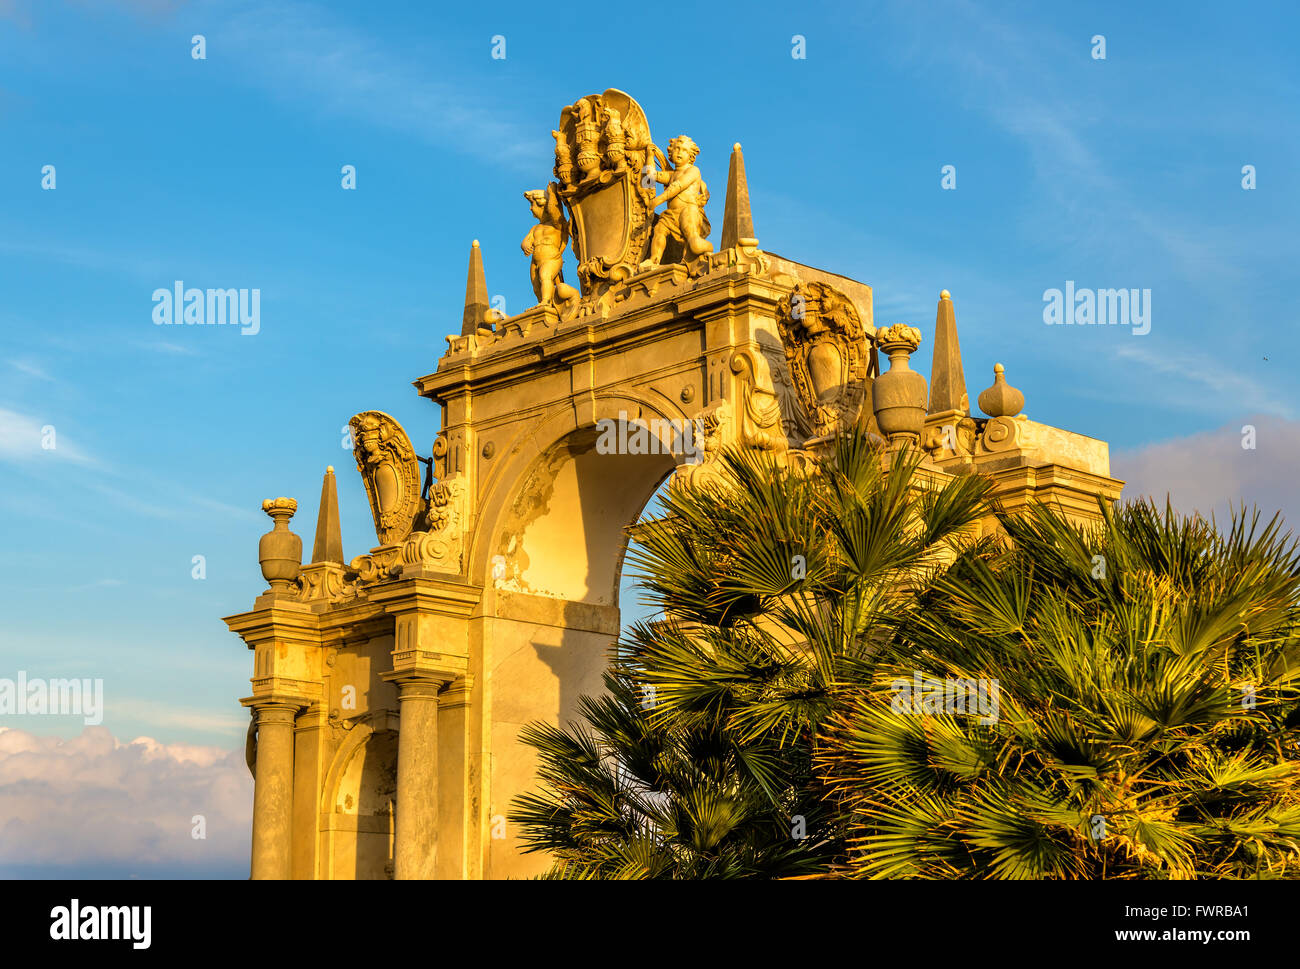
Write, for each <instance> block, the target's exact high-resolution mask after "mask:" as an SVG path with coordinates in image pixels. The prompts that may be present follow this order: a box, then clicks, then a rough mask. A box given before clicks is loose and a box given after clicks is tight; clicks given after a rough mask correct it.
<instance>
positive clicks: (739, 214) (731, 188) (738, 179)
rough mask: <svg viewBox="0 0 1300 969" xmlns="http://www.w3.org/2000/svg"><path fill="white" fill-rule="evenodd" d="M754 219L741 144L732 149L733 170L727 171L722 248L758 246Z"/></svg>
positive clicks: (738, 143)
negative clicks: (751, 211)
mask: <svg viewBox="0 0 1300 969" xmlns="http://www.w3.org/2000/svg"><path fill="white" fill-rule="evenodd" d="M756 245H758V240H757V239H755V238H754V217H753V216H752V215H750V212H749V183H748V182H746V181H745V156H744V155H742V154H741V153H740V142H736V143H735V144H734V145H732V147H731V168H730V169H729V170H728V171H727V207H726V209H724V210H723V216H722V248H723V249H733V248H735V247H736V246H756Z"/></svg>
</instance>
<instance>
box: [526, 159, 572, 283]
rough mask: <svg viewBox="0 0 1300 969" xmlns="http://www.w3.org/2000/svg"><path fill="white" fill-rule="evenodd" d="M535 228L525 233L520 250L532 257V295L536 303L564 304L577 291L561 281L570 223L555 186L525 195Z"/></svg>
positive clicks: (548, 186)
mask: <svg viewBox="0 0 1300 969" xmlns="http://www.w3.org/2000/svg"><path fill="white" fill-rule="evenodd" d="M524 198H526V199H528V204H529V205H530V206H531V208H532V210H533V218H535V219H536V220H537V225H535V226H533V227H532V228H531V229H529V230H528V235H526V236H524V241H523V242H522V243H521V244H520V248H521V249H523V250H524V252H525V253H527V254H528V255H530V256H532V257H533V264H532V277H533V293H535V294H536V296H537V302H538V303H539V304H541V303H556V304H558V303H567V302H568V301H569V300H571V299H574V298H576V297H577V295H578V291H577V290H576V289H574V288H573V287H572V286H570V285H568V284H567V283H565V282H564V247H565V245H567V244H568V241H569V223H568V221H567V220H566V219H565V218H564V211H563V210H562V209H561V208H560V198H559V196H558V195H557V194H556V191H555V184H554V183H552V184H550V185H547V186H546V188H545V190H543V189H536V190H534V191H531V192H525V193H524Z"/></svg>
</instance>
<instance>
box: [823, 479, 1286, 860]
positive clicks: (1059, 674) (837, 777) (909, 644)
mask: <svg viewBox="0 0 1300 969" xmlns="http://www.w3.org/2000/svg"><path fill="white" fill-rule="evenodd" d="M1100 512H1101V521H1100V522H1099V523H1098V524H1097V525H1096V526H1095V527H1089V528H1085V527H1080V526H1078V525H1076V524H1074V523H1072V522H1071V521H1070V520H1068V519H1067V518H1066V517H1064V516H1063V515H1062V514H1060V513H1059V512H1057V511H1054V510H1052V509H1050V508H1047V507H1043V506H1033V507H1031V509H1030V510H1029V511H1028V513H1025V514H1022V515H1017V516H1011V515H999V520H1000V522H1001V524H1002V526H1003V528H1004V529H1005V531H1006V535H1007V541H1006V543H1005V545H1004V547H1003V548H1002V550H1000V551H991V550H990V549H988V548H987V547H985V548H980V549H975V550H970V551H968V552H966V553H964V554H963V555H962V556H961V557H960V558H959V559H958V560H957V561H956V562H955V563H954V564H953V565H952V567H951V568H950V569H948V570H947V571H946V572H945V573H944V574H943V575H941V576H938V577H936V578H935V580H934V581H933V582H932V583H931V584H930V585H929V587H928V588H927V589H926V590H925V592H924V594H923V595H922V596H921V597H920V598H919V599H918V600H917V602H916V603H915V606H914V607H913V608H911V609H910V610H909V611H908V614H907V617H906V618H905V619H904V620H903V621H902V622H901V623H900V624H899V626H898V627H897V635H896V637H895V638H894V639H893V640H891V642H890V643H889V644H888V646H887V647H886V648H885V650H884V651H883V653H882V654H881V656H880V658H879V662H878V664H877V665H876V668H875V670H874V673H873V675H872V677H871V679H870V682H869V685H862V686H860V688H859V689H857V691H856V692H855V693H852V691H849V693H852V696H851V698H849V699H846V701H845V703H844V705H843V706H841V707H840V708H839V709H837V711H836V712H835V714H834V715H833V716H832V717H831V718H829V720H828V721H827V724H826V737H825V740H824V743H823V744H822V745H820V747H819V750H818V765H819V769H820V770H821V771H822V772H823V774H824V776H825V778H826V780H827V782H828V784H829V785H830V786H831V787H832V789H833V790H834V792H835V796H836V797H837V798H838V800H839V803H840V805H841V810H842V811H843V812H844V814H845V817H846V819H847V823H848V825H849V839H850V850H849V856H850V860H849V863H848V865H847V866H846V869H845V870H846V871H847V872H848V873H850V874H854V875H861V876H874V877H925V878H989V877H996V878H1092V877H1115V878H1134V877H1141V878H1224V877H1230V878H1244V877H1296V876H1297V874H1300V746H1298V745H1300V715H1298V713H1297V711H1298V709H1300V704H1298V698H1300V635H1298V634H1297V628H1298V627H1297V621H1298V619H1300V595H1298V593H1300V554H1298V553H1297V550H1296V546H1295V544H1294V543H1293V542H1292V541H1291V539H1290V537H1289V535H1283V534H1282V531H1281V526H1280V523H1279V521H1278V519H1277V518H1274V519H1273V520H1272V521H1270V522H1268V523H1266V524H1263V525H1261V523H1260V518H1259V515H1258V514H1257V513H1255V514H1252V515H1249V516H1248V515H1246V513H1245V512H1244V511H1241V512H1238V513H1236V514H1234V515H1233V517H1232V521H1231V523H1230V525H1229V527H1228V528H1227V529H1226V531H1225V532H1223V533H1221V532H1220V531H1219V530H1218V529H1217V528H1216V527H1215V524H1214V523H1213V522H1207V521H1205V520H1203V519H1201V518H1199V517H1196V516H1193V517H1191V518H1186V517H1181V516H1179V515H1177V514H1176V513H1175V512H1174V511H1173V509H1172V508H1169V507H1166V508H1165V510H1164V512H1163V514H1162V513H1161V512H1160V511H1159V510H1158V509H1157V508H1156V507H1155V506H1154V505H1152V504H1150V503H1147V502H1136V503H1129V504H1126V505H1125V506H1123V507H1122V508H1119V509H1116V508H1112V507H1109V506H1107V505H1105V504H1104V503H1101V504H1100ZM954 683H956V684H963V683H985V684H988V685H989V686H991V687H993V688H994V689H993V695H994V696H995V697H996V703H994V704H991V705H989V704H981V705H980V707H979V709H978V710H977V711H976V713H975V714H973V715H972V714H971V713H970V712H969V709H965V710H963V709H959V708H956V707H954V705H953V703H952V702H951V701H952V700H953V699H954V697H953V696H950V695H949V693H950V692H955V693H957V694H961V693H963V692H964V691H962V690H960V689H959V690H957V691H950V690H949V689H948V687H947V686H945V687H944V693H943V694H941V695H939V696H937V697H936V695H935V694H936V693H937V692H938V689H939V685H940V684H944V685H949V684H954ZM844 695H845V696H848V693H845V694H844ZM918 697H919V701H918ZM968 706H969V705H968ZM990 714H991V715H990Z"/></svg>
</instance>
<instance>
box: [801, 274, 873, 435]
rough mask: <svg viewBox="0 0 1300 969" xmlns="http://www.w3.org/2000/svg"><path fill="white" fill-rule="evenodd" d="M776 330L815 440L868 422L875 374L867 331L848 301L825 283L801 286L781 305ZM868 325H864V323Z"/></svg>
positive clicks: (849, 300)
mask: <svg viewBox="0 0 1300 969" xmlns="http://www.w3.org/2000/svg"><path fill="white" fill-rule="evenodd" d="M777 325H778V327H779V328H780V332H781V342H782V343H784V344H785V356H786V361H787V362H788V364H789V367H790V378H791V380H792V381H793V383H794V388H795V392H796V393H797V394H798V396H799V402H800V403H801V404H802V405H803V408H804V410H805V412H806V413H807V414H808V416H809V418H810V420H811V422H812V425H813V429H814V434H815V435H816V436H817V437H825V436H827V435H829V434H833V433H835V432H836V431H837V430H839V429H842V428H845V427H847V426H849V425H851V424H854V423H856V422H857V421H858V420H859V419H863V418H865V420H867V421H868V422H870V421H871V420H872V417H871V409H870V407H869V406H868V407H866V408H864V406H863V404H864V402H865V401H866V400H868V399H869V398H868V396H867V390H868V389H869V387H870V381H869V378H870V377H871V376H873V375H874V373H875V372H876V366H875V364H874V361H873V359H872V350H871V347H870V346H869V344H868V340H869V338H870V337H872V336H874V329H875V328H874V327H872V329H871V332H868V331H867V329H866V327H864V325H863V323H862V317H861V316H860V315H859V314H858V310H857V307H856V306H854V305H853V301H852V300H851V299H849V297H848V296H846V295H844V294H843V293H841V292H840V291H839V290H836V289H834V288H832V287H830V286H827V285H826V284H825V283H819V282H811V283H807V284H801V285H800V286H798V287H797V288H796V289H795V291H794V292H793V293H791V294H790V295H789V296H787V297H786V298H785V299H784V300H782V301H781V306H780V315H779V318H778V320H777ZM868 326H869V324H868Z"/></svg>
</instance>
